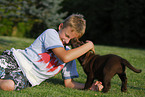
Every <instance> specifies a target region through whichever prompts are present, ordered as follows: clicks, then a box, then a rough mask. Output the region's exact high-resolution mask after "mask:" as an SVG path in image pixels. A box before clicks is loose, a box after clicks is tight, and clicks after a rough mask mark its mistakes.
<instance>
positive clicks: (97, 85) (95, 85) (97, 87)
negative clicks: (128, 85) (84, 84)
mask: <svg viewBox="0 0 145 97" xmlns="http://www.w3.org/2000/svg"><path fill="white" fill-rule="evenodd" d="M102 89H103V85H102V82H100V81H96V82H95V83H93V85H92V86H91V88H90V90H93V91H101V90H102Z"/></svg>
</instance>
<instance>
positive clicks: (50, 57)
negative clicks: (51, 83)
mask: <svg viewBox="0 0 145 97" xmlns="http://www.w3.org/2000/svg"><path fill="white" fill-rule="evenodd" d="M38 55H40V56H41V59H40V60H39V61H37V62H44V63H48V62H49V64H48V65H47V67H46V68H50V69H49V70H48V71H47V72H53V71H55V70H56V69H57V68H58V67H61V69H62V68H63V65H61V64H60V63H58V60H57V59H56V58H55V57H54V54H53V53H51V52H46V53H41V54H38ZM61 69H60V70H61ZM60 70H59V71H60Z"/></svg>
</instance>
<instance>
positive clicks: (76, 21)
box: [63, 14, 86, 38]
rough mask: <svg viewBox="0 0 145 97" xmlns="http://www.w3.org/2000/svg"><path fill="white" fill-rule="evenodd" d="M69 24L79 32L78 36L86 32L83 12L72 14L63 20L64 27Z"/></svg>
mask: <svg viewBox="0 0 145 97" xmlns="http://www.w3.org/2000/svg"><path fill="white" fill-rule="evenodd" d="M68 26H70V27H71V28H72V29H73V31H75V32H77V33H78V34H79V37H78V38H80V37H81V36H82V35H83V34H84V33H85V29H86V20H85V19H84V16H83V15H81V14H72V15H70V16H69V17H67V18H66V19H65V20H64V22H63V28H65V27H68Z"/></svg>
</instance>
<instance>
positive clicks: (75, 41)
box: [70, 38, 84, 48]
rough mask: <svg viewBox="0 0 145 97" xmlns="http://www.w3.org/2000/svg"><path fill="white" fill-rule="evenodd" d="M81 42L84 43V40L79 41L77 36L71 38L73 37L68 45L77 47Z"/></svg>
mask: <svg viewBox="0 0 145 97" xmlns="http://www.w3.org/2000/svg"><path fill="white" fill-rule="evenodd" d="M83 44H84V42H82V41H79V39H78V38H73V39H71V40H70V45H71V46H72V48H77V47H79V46H81V45H83Z"/></svg>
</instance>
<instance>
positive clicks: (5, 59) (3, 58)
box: [0, 50, 30, 90]
mask: <svg viewBox="0 0 145 97" xmlns="http://www.w3.org/2000/svg"><path fill="white" fill-rule="evenodd" d="M0 79H11V80H13V81H14V83H15V90H21V89H24V88H26V87H29V86H30V83H29V81H28V80H27V78H26V77H25V76H24V75H23V73H22V70H21V69H20V67H19V66H18V64H17V62H16V60H15V58H14V56H13V55H12V52H10V51H9V50H6V51H4V52H3V53H2V55H0Z"/></svg>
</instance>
